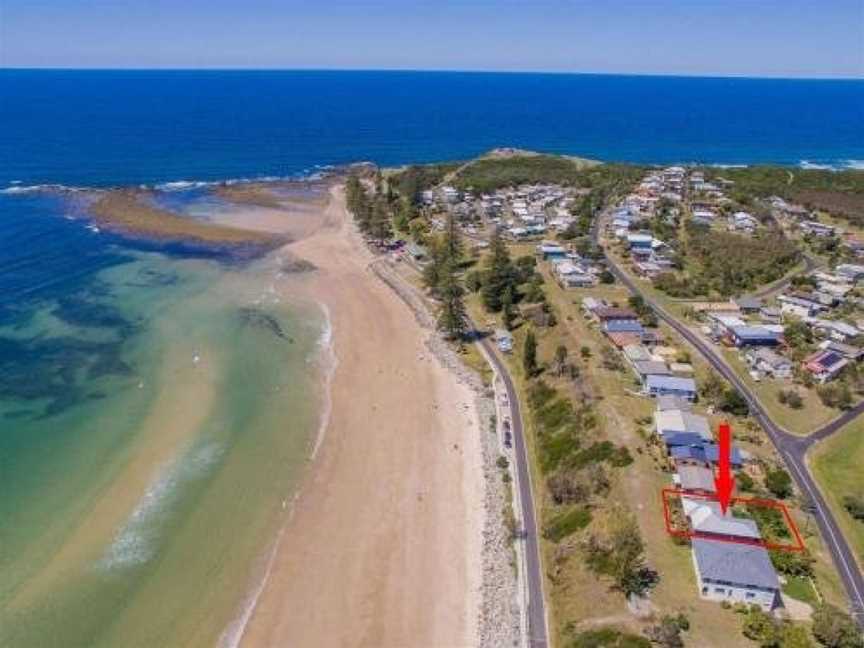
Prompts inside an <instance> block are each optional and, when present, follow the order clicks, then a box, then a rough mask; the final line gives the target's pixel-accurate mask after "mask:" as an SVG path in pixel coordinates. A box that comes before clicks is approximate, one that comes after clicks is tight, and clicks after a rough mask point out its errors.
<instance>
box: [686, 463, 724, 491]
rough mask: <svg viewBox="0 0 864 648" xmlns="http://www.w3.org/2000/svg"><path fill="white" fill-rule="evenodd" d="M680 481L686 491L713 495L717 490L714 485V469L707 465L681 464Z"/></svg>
mask: <svg viewBox="0 0 864 648" xmlns="http://www.w3.org/2000/svg"><path fill="white" fill-rule="evenodd" d="M678 483H679V485H680V487H681V490H683V491H684V492H686V493H696V494H699V495H713V494H714V493H715V492H717V491H716V488H715V487H714V471H713V470H711V469H710V468H706V467H705V466H698V465H693V464H689V463H684V464H681V465H679V466H678Z"/></svg>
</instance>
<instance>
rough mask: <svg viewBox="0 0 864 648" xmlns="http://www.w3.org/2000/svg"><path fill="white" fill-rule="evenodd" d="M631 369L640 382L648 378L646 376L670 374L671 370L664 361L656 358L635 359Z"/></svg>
mask: <svg viewBox="0 0 864 648" xmlns="http://www.w3.org/2000/svg"><path fill="white" fill-rule="evenodd" d="M633 371H635V372H636V376H637V377H638V378H639V381H640V382H641V383H642V384H645V381H646V380H647V379H648V376H671V375H672V372H671V371H669V367H667V366H666V363H665V362H660V361H657V360H637V361H636V362H634V363H633Z"/></svg>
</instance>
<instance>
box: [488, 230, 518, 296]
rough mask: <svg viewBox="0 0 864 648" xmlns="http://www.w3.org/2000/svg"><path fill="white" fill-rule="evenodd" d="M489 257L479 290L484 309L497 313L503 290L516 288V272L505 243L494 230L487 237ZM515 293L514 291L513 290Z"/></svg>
mask: <svg viewBox="0 0 864 648" xmlns="http://www.w3.org/2000/svg"><path fill="white" fill-rule="evenodd" d="M489 253H490V254H489V257H488V261H487V270H486V277H485V281H484V284H483V289H482V291H481V296H482V297H483V305H484V306H485V307H486V310H488V311H491V312H493V313H497V312H498V311H500V310H501V300H502V298H503V297H504V292H505V291H506V290H507V289H508V288H510V289H512V290H513V291H515V289H516V272H515V268H514V267H513V262H512V261H511V260H510V253H509V252H508V250H507V245H506V244H505V243H504V241H503V240H502V239H501V235H500V234H499V232H498V231H497V230H496V231H495V232H493V234H492V237H491V238H490V239H489ZM514 294H515V292H514Z"/></svg>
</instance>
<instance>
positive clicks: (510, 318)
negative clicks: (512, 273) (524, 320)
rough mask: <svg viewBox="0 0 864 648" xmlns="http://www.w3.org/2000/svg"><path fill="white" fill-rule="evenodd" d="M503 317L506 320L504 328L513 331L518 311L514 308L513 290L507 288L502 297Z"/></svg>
mask: <svg viewBox="0 0 864 648" xmlns="http://www.w3.org/2000/svg"><path fill="white" fill-rule="evenodd" d="M501 317H502V319H503V320H504V328H505V329H507V330H508V331H512V330H513V322H514V321H515V319H516V311H515V310H514V308H513V290H512V289H511V288H507V290H505V291H504V295H503V296H502V297H501Z"/></svg>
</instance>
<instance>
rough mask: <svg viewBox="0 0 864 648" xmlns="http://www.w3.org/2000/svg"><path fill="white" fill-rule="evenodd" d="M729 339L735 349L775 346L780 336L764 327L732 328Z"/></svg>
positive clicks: (778, 342)
mask: <svg viewBox="0 0 864 648" xmlns="http://www.w3.org/2000/svg"><path fill="white" fill-rule="evenodd" d="M729 338H730V340H731V341H732V343H733V344H734V345H735V346H736V347H752V346H777V345H778V344H780V334H779V333H776V332H774V331H771V330H770V329H767V328H765V327H764V326H733V327H731V328H730V329H729Z"/></svg>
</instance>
